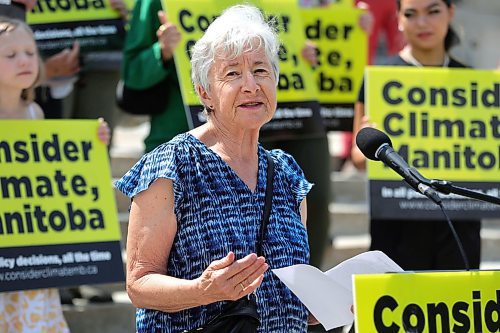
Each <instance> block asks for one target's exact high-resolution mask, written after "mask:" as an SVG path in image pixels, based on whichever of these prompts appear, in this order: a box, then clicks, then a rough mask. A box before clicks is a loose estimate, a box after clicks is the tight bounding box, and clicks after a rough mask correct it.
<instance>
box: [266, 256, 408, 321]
mask: <svg viewBox="0 0 500 333" xmlns="http://www.w3.org/2000/svg"><path fill="white" fill-rule="evenodd" d="M272 271H273V273H274V274H276V276H278V277H279V279H280V280H281V281H283V283H284V284H285V285H286V286H287V287H288V288H290V290H291V291H292V292H293V293H294V294H295V295H297V297H298V298H299V299H300V300H301V301H302V303H304V305H305V306H306V307H307V308H308V309H309V311H311V313H312V314H313V315H314V317H316V319H317V320H318V321H319V322H320V323H321V324H322V325H323V326H324V327H325V329H326V330H330V329H333V328H335V327H340V326H344V325H349V324H351V323H352V321H353V317H354V316H353V314H352V312H351V306H352V303H353V295H352V275H353V274H377V273H386V272H403V269H402V268H401V267H399V266H398V265H397V264H396V263H395V262H394V261H392V260H391V259H390V258H389V257H387V256H386V255H385V254H384V253H383V252H380V251H369V252H365V253H361V254H359V255H357V256H355V257H353V258H350V259H348V260H346V261H343V262H341V263H340V264H338V265H337V266H335V267H333V268H332V269H330V270H328V271H326V272H325V273H323V272H322V271H321V270H319V269H317V268H316V267H313V266H309V265H304V264H301V265H293V266H289V267H283V268H278V269H273V270H272Z"/></svg>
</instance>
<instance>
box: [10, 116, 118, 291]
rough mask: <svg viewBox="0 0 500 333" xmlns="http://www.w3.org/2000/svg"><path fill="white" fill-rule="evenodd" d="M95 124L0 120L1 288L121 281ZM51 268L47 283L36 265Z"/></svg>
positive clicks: (103, 149)
mask: <svg viewBox="0 0 500 333" xmlns="http://www.w3.org/2000/svg"><path fill="white" fill-rule="evenodd" d="M97 127H98V122H97V121H95V120H88V121H85V120H83V121H72V120H71V121H57V120H54V121H51V120H43V121H36V120H35V121H34V120H2V121H1V122H0V170H1V171H0V197H1V200H0V281H2V280H4V281H9V282H10V283H9V284H7V285H2V288H1V290H16V289H29V288H39V287H42V286H58V285H62V284H71V283H74V284H75V282H76V281H78V278H80V279H81V278H84V279H85V280H86V281H87V282H86V283H94V282H102V281H113V280H114V281H116V279H118V280H121V279H122V278H123V269H122V263H121V250H120V238H121V236H120V229H119V223H118V217H117V213H116V204H115V201H114V192H113V188H112V184H111V178H110V177H111V176H110V175H111V174H110V168H109V161H108V156H107V147H106V145H105V144H104V143H102V142H101V141H100V140H99V139H98V138H97ZM9 260H11V261H9ZM2 262H3V263H5V262H12V263H13V265H11V264H9V265H8V266H5V265H2ZM51 265H54V269H55V270H57V271H58V272H57V273H50V274H54V276H55V279H53V280H51V279H47V278H46V277H43V275H47V274H49V273H47V272H45V273H44V272H42V271H38V270H36V269H41V270H44V269H50V266H51ZM81 265H89V266H88V267H87V266H85V267H86V268H81V267H80V266H81ZM75 267H77V268H78V269H77V271H74V269H75ZM80 268H81V269H80ZM109 269H112V271H108V270H109ZM32 270H35V271H32ZM99 271H100V272H99ZM78 272H83V273H82V274H80V273H78ZM87 273H88V275H92V277H91V278H88V277H87V276H86V275H87ZM103 274H104V276H103ZM51 277H52V276H51ZM63 277H67V278H68V280H67V281H65V282H62V281H61V280H63V279H62V278H63ZM70 277H71V278H70ZM1 290H0V291H1Z"/></svg>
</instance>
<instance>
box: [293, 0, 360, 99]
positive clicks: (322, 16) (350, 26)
mask: <svg viewBox="0 0 500 333" xmlns="http://www.w3.org/2000/svg"><path fill="white" fill-rule="evenodd" d="M301 12H302V20H303V22H304V30H305V36H306V38H307V39H308V40H311V41H313V42H314V43H315V45H316V47H317V49H318V66H317V67H316V68H315V70H314V73H315V81H316V84H317V88H318V96H319V101H320V103H322V104H324V103H354V102H355V101H356V99H357V97H358V92H359V87H360V86H361V82H362V80H363V73H364V70H365V67H366V64H367V59H368V41H367V36H366V33H365V32H364V31H363V29H361V27H360V26H359V23H358V22H359V18H360V16H361V15H362V14H363V12H364V11H363V10H361V9H357V8H353V7H348V6H338V5H337V6H335V5H332V6H328V7H326V8H310V9H309V8H308V9H303V10H302V11H301Z"/></svg>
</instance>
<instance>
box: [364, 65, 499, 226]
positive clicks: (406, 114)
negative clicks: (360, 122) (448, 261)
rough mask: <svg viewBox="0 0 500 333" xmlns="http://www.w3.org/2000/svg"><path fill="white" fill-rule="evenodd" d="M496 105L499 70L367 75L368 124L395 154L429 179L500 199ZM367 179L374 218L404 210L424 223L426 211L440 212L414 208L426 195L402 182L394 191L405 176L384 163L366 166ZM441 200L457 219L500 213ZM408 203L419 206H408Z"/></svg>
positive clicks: (427, 206)
mask: <svg viewBox="0 0 500 333" xmlns="http://www.w3.org/2000/svg"><path fill="white" fill-rule="evenodd" d="M499 106H500V72H499V71H487V70H473V69H455V68H454V69H449V68H425V69H423V68H414V67H386V66H384V67H376V66H375V67H369V68H368V70H367V74H366V110H367V114H368V116H369V118H370V121H371V122H373V123H374V124H375V125H376V126H377V128H378V129H379V130H381V131H383V132H385V133H386V134H387V135H388V136H389V137H390V138H391V141H392V144H393V147H394V150H396V151H397V152H398V153H399V155H401V156H402V157H403V158H404V159H405V160H406V161H407V162H408V164H409V165H410V166H413V167H415V168H417V169H418V170H419V171H420V173H422V174H423V175H424V176H425V177H426V178H429V179H443V180H447V181H451V182H455V183H458V184H457V185H459V186H463V187H466V188H469V189H472V190H479V191H482V192H484V193H486V194H488V195H492V196H496V197H499V193H500V186H499V183H498V175H499V170H500V140H499V138H500V116H499V115H498V108H499ZM368 177H369V179H370V193H371V199H373V200H374V201H372V208H373V210H372V214H373V213H374V214H375V215H378V213H381V214H382V216H383V217H387V215H384V214H389V213H390V214H391V216H393V217H394V216H397V215H398V214H397V212H398V210H400V211H402V215H401V216H406V217H408V215H407V214H409V216H416V217H419V218H421V217H422V215H419V214H420V213H421V212H424V211H426V212H425V214H427V213H429V211H432V210H438V207H437V206H436V207H435V206H434V205H433V204H432V203H431V202H425V203H424V202H420V203H417V202H416V201H418V200H420V199H422V196H421V195H420V194H418V193H416V192H414V191H413V190H411V189H409V188H408V187H405V185H404V184H401V186H402V187H401V186H399V187H395V186H394V184H395V183H397V182H399V180H400V179H401V177H400V176H399V175H398V174H397V173H395V172H393V171H392V170H391V169H389V168H387V167H385V166H384V165H383V164H382V163H380V162H372V161H370V162H369V165H368ZM391 181H392V182H391ZM390 182H391V183H390ZM388 184H391V186H388ZM444 198H445V199H447V200H446V202H445V205H444V206H445V208H447V209H448V210H449V211H450V212H451V213H452V215H453V216H454V218H455V219H467V218H476V219H477V218H480V217H487V216H498V212H499V208H498V207H495V206H494V205H492V204H487V203H482V202H479V201H474V200H456V197H453V196H452V197H444ZM408 199H409V200H414V203H412V204H408V202H407V200H408ZM424 200H425V199H424ZM405 201H406V202H405ZM386 204H387V205H386ZM382 207H383V208H382ZM382 210H385V211H386V213H383V212H382ZM437 213H439V212H437ZM425 214H424V217H425V216H426V215H425ZM439 216H440V215H439Z"/></svg>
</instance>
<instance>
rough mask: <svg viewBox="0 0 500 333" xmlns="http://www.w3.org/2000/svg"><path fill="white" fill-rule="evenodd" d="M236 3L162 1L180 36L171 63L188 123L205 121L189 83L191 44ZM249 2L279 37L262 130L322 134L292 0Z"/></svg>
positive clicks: (288, 134) (296, 134)
mask: <svg viewBox="0 0 500 333" xmlns="http://www.w3.org/2000/svg"><path fill="white" fill-rule="evenodd" d="M240 3H241V2H239V1H236V0H225V1H214V0H194V1H182V0H163V7H164V9H165V10H166V12H167V15H168V19H169V21H170V22H172V23H173V24H175V25H176V26H177V27H178V29H179V31H180V33H181V35H182V38H181V43H180V44H179V45H178V46H177V48H176V50H175V64H176V67H177V73H178V75H179V82H180V85H181V92H182V96H183V100H184V104H185V105H186V110H187V111H186V112H187V115H188V119H190V122H191V125H192V126H193V127H196V126H199V125H201V124H202V123H204V122H205V121H206V115H205V113H203V112H202V111H203V107H202V106H201V102H200V101H199V99H198V96H197V95H196V93H195V91H194V87H193V86H192V82H191V63H190V59H191V47H192V46H193V45H194V43H195V42H196V41H197V40H198V39H200V38H201V37H202V36H203V33H204V32H205V31H206V29H207V28H208V25H209V24H210V23H211V22H213V20H214V19H215V18H216V17H218V16H219V15H220V14H221V13H222V12H223V11H224V10H225V9H227V8H229V7H230V6H232V5H236V4H240ZM248 4H251V5H254V6H256V7H257V8H259V9H260V10H261V11H262V12H263V14H264V17H265V18H266V19H267V20H270V21H271V22H273V23H274V24H275V25H276V27H277V29H278V35H279V38H280V41H281V47H280V51H279V60H280V62H279V67H280V72H279V79H278V84H277V99H278V107H277V110H276V112H275V115H274V118H273V120H272V121H271V122H269V123H268V124H266V125H265V126H264V127H263V129H262V134H263V135H264V136H266V135H268V136H272V135H277V136H282V137H300V136H301V135H307V136H311V135H312V136H314V135H324V134H323V125H322V123H321V118H320V114H319V103H318V101H317V89H316V85H315V83H314V77H313V72H312V69H311V68H310V67H309V66H308V65H306V62H305V60H304V59H303V58H302V56H301V50H302V47H304V45H305V37H304V34H303V29H302V20H301V15H300V11H299V7H298V4H297V3H296V1H293V0H260V1H259V0H254V1H249V2H248Z"/></svg>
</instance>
